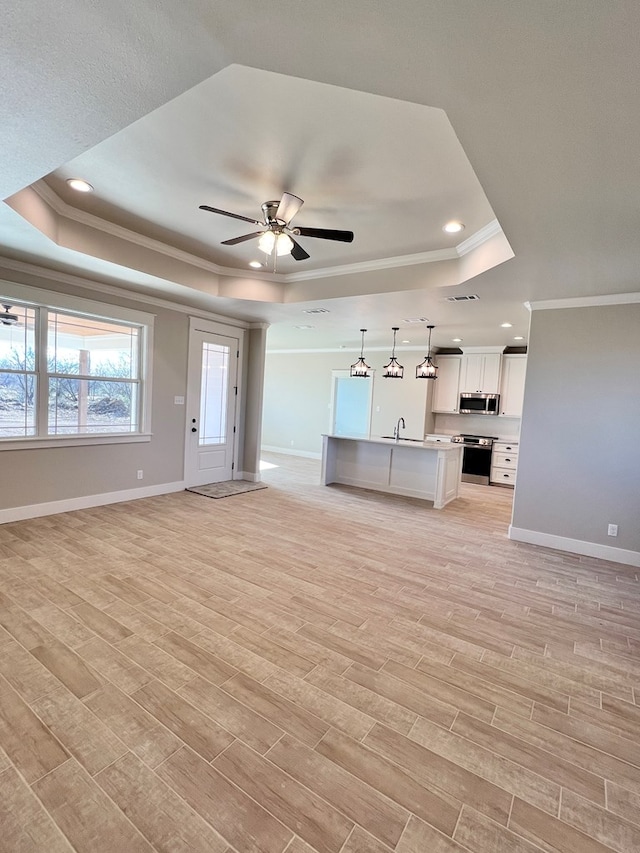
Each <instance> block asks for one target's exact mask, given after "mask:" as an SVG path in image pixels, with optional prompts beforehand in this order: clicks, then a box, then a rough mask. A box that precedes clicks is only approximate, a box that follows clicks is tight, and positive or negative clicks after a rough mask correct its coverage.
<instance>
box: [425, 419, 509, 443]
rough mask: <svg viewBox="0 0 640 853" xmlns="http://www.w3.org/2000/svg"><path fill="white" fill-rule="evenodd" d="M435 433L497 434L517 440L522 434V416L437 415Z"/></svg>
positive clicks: (500, 436)
mask: <svg viewBox="0 0 640 853" xmlns="http://www.w3.org/2000/svg"><path fill="white" fill-rule="evenodd" d="M433 432H434V433H437V434H443V435H458V434H459V433H461V432H466V433H469V434H470V435H495V436H497V437H498V438H504V439H508V440H510V441H517V440H518V436H519V435H520V418H503V417H500V416H499V415H495V416H494V415H436V417H435V425H434V429H433Z"/></svg>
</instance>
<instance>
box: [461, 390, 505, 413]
mask: <svg viewBox="0 0 640 853" xmlns="http://www.w3.org/2000/svg"><path fill="white" fill-rule="evenodd" d="M499 406H500V394H460V405H459V406H458V411H459V412H460V414H461V415H497V414H498V409H499Z"/></svg>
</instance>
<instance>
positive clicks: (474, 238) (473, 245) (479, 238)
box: [456, 219, 502, 258]
mask: <svg viewBox="0 0 640 853" xmlns="http://www.w3.org/2000/svg"><path fill="white" fill-rule="evenodd" d="M501 233H502V228H501V227H500V223H499V222H498V220H497V219H492V220H491V222H488V223H487V224H486V225H484V226H483V227H482V228H481V229H480V230H479V231H476V232H475V234H471V236H470V237H467V239H466V240H463V241H462V243H458V245H457V246H456V253H457V255H458V257H460V258H462V257H464V255H468V254H469V252H472V251H473V250H474V249H477V248H478V246H481V245H482V244H483V243H486V242H487V240H490V239H491V238H492V237H495V236H496V234H501Z"/></svg>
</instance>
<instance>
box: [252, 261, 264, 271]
mask: <svg viewBox="0 0 640 853" xmlns="http://www.w3.org/2000/svg"><path fill="white" fill-rule="evenodd" d="M249 266H250V267H252V268H253V269H254V270H261V269H262V267H263V264H261V263H260V261H249Z"/></svg>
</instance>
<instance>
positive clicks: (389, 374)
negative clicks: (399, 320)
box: [382, 326, 404, 379]
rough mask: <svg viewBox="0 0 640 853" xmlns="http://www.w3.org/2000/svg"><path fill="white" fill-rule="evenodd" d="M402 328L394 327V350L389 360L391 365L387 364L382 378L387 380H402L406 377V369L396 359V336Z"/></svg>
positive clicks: (383, 369)
mask: <svg viewBox="0 0 640 853" xmlns="http://www.w3.org/2000/svg"><path fill="white" fill-rule="evenodd" d="M399 328H400V326H393V327H392V331H393V349H392V351H391V358H390V359H389V363H388V364H385V366H384V367H383V368H382V376H383V377H384V378H385V379H402V377H403V376H404V367H403V366H402V365H401V364H398V359H397V358H396V334H397V333H398V330H399Z"/></svg>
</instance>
